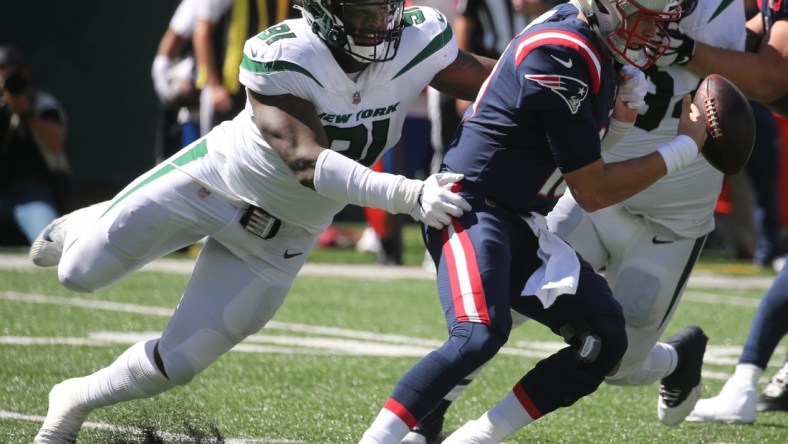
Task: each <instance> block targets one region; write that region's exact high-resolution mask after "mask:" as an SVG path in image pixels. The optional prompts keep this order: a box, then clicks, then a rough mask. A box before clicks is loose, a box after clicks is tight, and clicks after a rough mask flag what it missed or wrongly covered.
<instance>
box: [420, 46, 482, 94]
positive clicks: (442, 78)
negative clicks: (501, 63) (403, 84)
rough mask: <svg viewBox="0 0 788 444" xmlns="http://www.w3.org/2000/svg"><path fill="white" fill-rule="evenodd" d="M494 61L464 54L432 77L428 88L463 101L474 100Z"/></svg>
mask: <svg viewBox="0 0 788 444" xmlns="http://www.w3.org/2000/svg"><path fill="white" fill-rule="evenodd" d="M495 62H496V60H495V59H490V58H487V57H482V56H479V55H475V54H471V53H469V52H465V51H463V50H462V49H461V50H459V52H458V53H457V58H456V59H454V61H453V62H452V63H451V64H450V65H449V66H447V67H446V68H443V70H441V71H440V72H438V73H437V74H436V75H435V77H433V79H432V82H430V86H432V87H433V88H435V89H437V90H438V91H440V92H442V93H444V94H447V95H450V96H452V97H456V98H458V99H463V100H474V99H475V98H476V94H478V92H479V89H480V88H481V87H482V84H483V83H484V81H485V80H486V79H487V77H488V76H489V75H490V73H491V72H492V70H493V68H494V67H495Z"/></svg>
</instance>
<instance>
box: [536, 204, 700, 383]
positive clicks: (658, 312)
mask: <svg viewBox="0 0 788 444" xmlns="http://www.w3.org/2000/svg"><path fill="white" fill-rule="evenodd" d="M547 223H548V226H549V228H550V230H551V231H554V232H556V233H557V234H558V235H559V236H560V237H561V238H562V239H564V240H565V241H567V242H568V243H569V244H570V245H571V246H572V247H573V248H574V249H575V250H576V251H577V252H578V253H580V255H581V256H583V258H584V259H585V260H586V261H588V262H589V263H590V264H591V265H592V266H593V267H594V269H595V270H602V269H604V273H605V278H606V279H607V281H608V283H609V284H610V288H611V289H612V290H613V296H614V297H615V299H616V300H617V301H618V302H619V303H620V304H621V307H622V308H623V309H624V318H625V319H626V331H627V339H628V341H629V346H628V347H627V352H626V354H625V355H624V358H623V361H622V363H621V367H620V368H619V370H618V372H617V373H616V374H615V375H613V376H612V377H610V378H608V379H607V381H606V382H608V383H611V384H620V385H644V384H647V383H650V382H654V381H656V380H659V379H660V378H661V377H664V376H665V374H664V369H663V368H661V369H654V371H651V370H650V369H649V368H648V367H649V365H650V360H649V359H648V358H649V353H651V350H652V348H654V345H655V344H656V343H657V341H659V338H660V337H661V336H662V334H663V333H664V331H665V328H666V327H667V325H668V323H669V322H670V319H671V318H672V317H673V314H674V313H675V311H676V307H678V304H679V301H680V300H681V295H682V293H683V292H684V288H685V287H686V284H687V279H688V278H689V274H690V271H692V267H693V266H694V265H695V262H696V261H697V259H698V256H699V255H700V251H701V249H702V247H703V243H704V241H705V239H706V236H702V237H701V238H698V239H690V238H685V237H681V236H678V235H676V234H675V233H673V232H672V231H670V230H669V229H667V228H666V227H664V226H662V225H660V224H656V223H653V222H650V221H648V220H647V219H645V218H644V217H642V216H639V215H635V214H632V213H630V212H629V211H627V209H626V208H624V207H622V206H620V205H614V206H611V207H608V208H604V209H601V210H598V211H595V212H593V213H586V212H585V211H583V210H582V209H581V208H580V206H579V205H578V204H577V202H575V200H574V198H573V197H572V195H571V194H570V193H566V194H564V195H563V196H562V197H561V199H560V200H559V201H558V203H557V204H556V206H555V208H554V209H553V211H552V212H551V213H550V214H549V215H548V216H547ZM663 367H664V366H663Z"/></svg>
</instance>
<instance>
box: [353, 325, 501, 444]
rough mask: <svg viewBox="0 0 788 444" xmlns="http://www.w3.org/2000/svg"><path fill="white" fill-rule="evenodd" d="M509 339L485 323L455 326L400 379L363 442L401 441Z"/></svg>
mask: <svg viewBox="0 0 788 444" xmlns="http://www.w3.org/2000/svg"><path fill="white" fill-rule="evenodd" d="M507 339H508V336H503V335H502V334H501V332H500V331H498V330H497V329H495V328H493V327H491V326H488V325H485V324H482V323H475V322H463V323H457V324H455V325H454V327H453V328H452V329H451V332H450V336H449V339H448V340H447V341H446V342H445V343H444V344H443V345H442V346H441V347H440V348H438V349H437V350H435V351H433V352H431V353H429V354H428V355H427V356H425V357H424V358H423V359H422V360H421V361H419V362H418V363H417V364H416V365H415V366H414V367H413V368H411V369H410V370H409V371H408V372H407V373H406V374H405V375H404V376H403V377H402V378H400V380H399V382H397V385H396V386H395V387H394V390H393V391H392V393H391V396H390V397H389V400H388V401H387V402H386V404H385V406H384V408H383V409H382V410H381V412H380V413H379V414H378V416H377V417H376V418H375V420H374V421H373V423H372V425H371V426H370V427H369V428H368V429H367V430H366V432H364V438H363V439H366V440H367V441H368V442H379V443H381V444H396V443H399V442H401V440H402V439H403V438H404V437H405V436H406V435H407V434H408V433H409V431H410V430H411V429H412V428H413V427H414V426H415V425H416V423H417V422H418V420H419V418H424V417H426V416H427V414H428V413H429V412H430V411H431V410H432V409H434V408H435V407H436V406H437V405H438V404H439V402H440V400H441V399H442V398H443V397H444V396H445V395H446V394H447V393H448V392H449V391H450V390H451V389H452V388H453V387H455V386H456V385H457V383H458V382H459V381H461V380H462V379H463V378H464V377H465V376H466V375H468V374H469V373H471V372H473V371H475V370H476V369H477V368H479V367H481V366H482V365H483V364H484V363H486V362H487V361H489V360H490V359H491V358H492V357H493V356H495V354H496V353H497V352H498V350H499V349H500V348H501V347H502V346H503V344H505V343H506V340H507ZM362 442H364V441H363V440H362Z"/></svg>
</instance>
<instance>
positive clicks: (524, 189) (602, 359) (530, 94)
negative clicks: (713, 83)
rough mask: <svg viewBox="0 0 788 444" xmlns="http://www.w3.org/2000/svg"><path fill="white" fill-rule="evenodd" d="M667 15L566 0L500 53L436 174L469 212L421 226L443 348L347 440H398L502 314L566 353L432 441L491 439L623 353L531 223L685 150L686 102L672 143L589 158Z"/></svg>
mask: <svg viewBox="0 0 788 444" xmlns="http://www.w3.org/2000/svg"><path fill="white" fill-rule="evenodd" d="M679 14H680V8H679V6H678V2H677V1H674V0H629V1H624V0H604V1H593V2H592V1H588V0H581V1H577V0H573V1H572V2H570V3H569V4H564V5H560V6H557V7H555V8H554V9H552V10H551V11H549V12H548V13H546V14H545V15H543V16H542V17H540V18H539V19H537V20H536V21H535V22H534V23H532V24H531V25H530V26H529V27H528V28H526V29H525V30H524V31H523V32H521V33H520V34H519V35H518V36H516V37H515V38H514V40H513V41H512V42H511V43H510V44H509V47H508V48H507V50H506V51H505V52H504V54H503V55H502V56H501V58H500V59H499V61H498V63H497V65H496V67H495V69H494V70H493V73H492V74H491V75H490V77H489V78H488V79H487V81H486V82H485V84H484V85H483V87H482V90H481V91H480V92H479V95H478V96H477V98H476V101H475V103H474V104H473V105H472V106H471V107H470V108H469V109H468V111H467V112H466V116H465V118H464V120H463V123H462V125H461V127H460V128H459V129H458V131H457V133H456V135H455V139H454V141H453V143H452V145H451V146H450V147H449V149H448V151H447V153H446V156H445V158H444V164H443V168H444V170H446V171H448V172H454V173H461V174H463V175H464V179H463V180H462V181H460V182H459V183H457V184H456V185H454V186H453V188H454V189H455V190H456V191H458V192H459V193H460V195H461V196H463V197H464V198H465V199H466V201H467V202H469V203H470V204H471V205H472V206H473V209H472V210H471V211H469V212H466V213H464V214H463V215H462V216H460V217H458V218H453V219H452V220H451V223H450V224H448V226H447V227H446V228H444V229H427V231H426V233H425V243H426V245H427V248H428V250H429V251H430V254H431V256H432V258H433V260H434V261H435V264H436V268H437V271H438V292H439V295H440V300H441V304H442V306H443V309H444V313H445V316H446V323H447V327H448V330H449V339H448V340H447V341H446V343H445V344H444V345H443V346H441V347H440V348H439V349H437V350H435V351H433V352H432V353H430V354H428V355H427V356H426V357H424V358H423V359H422V360H421V361H420V362H418V363H417V364H416V365H415V366H414V367H413V368H412V369H411V370H410V371H409V372H408V373H406V374H405V375H404V376H403V377H402V378H401V379H400V381H399V382H398V384H397V385H396V387H395V388H394V390H393V392H392V393H391V395H390V397H389V399H388V400H387V401H386V403H385V405H384V407H383V409H382V410H381V412H380V413H379V414H378V416H377V417H376V419H375V420H374V422H373V423H372V425H371V426H370V427H369V429H367V431H366V432H365V433H364V436H363V438H362V440H361V442H362V444H367V443H379V444H398V443H399V442H400V440H401V439H402V438H403V437H404V436H405V435H406V434H407V433H408V431H409V430H410V429H411V428H412V427H413V426H414V425H415V424H416V423H417V422H418V421H419V420H420V419H422V418H424V417H425V416H426V415H427V414H428V413H429V412H430V411H431V410H432V409H434V408H435V407H436V406H437V405H438V404H439V402H440V401H441V399H442V398H443V397H444V396H445V395H446V394H447V393H448V392H449V390H451V389H452V388H454V387H455V386H456V385H457V384H458V383H459V382H460V381H461V380H462V379H463V378H464V377H465V376H466V375H468V374H470V373H471V372H473V371H475V370H476V369H477V368H478V367H479V366H480V365H482V364H484V363H485V362H486V361H487V360H489V359H490V358H492V357H493V356H494V355H495V354H496V353H497V352H498V350H499V349H500V347H501V346H503V344H504V343H505V342H506V341H507V339H508V336H509V332H510V329H511V326H512V316H511V313H510V309H513V310H515V311H517V312H518V313H521V314H523V315H525V316H527V317H529V318H531V319H534V320H536V321H538V322H540V323H542V324H544V325H546V326H548V327H549V328H550V329H551V330H552V331H553V332H555V333H556V334H558V335H561V336H562V337H563V338H564V340H565V341H566V343H567V344H568V346H567V347H566V348H564V349H562V350H560V351H558V352H557V353H555V354H553V355H551V356H549V357H548V358H546V359H544V360H542V361H540V362H539V363H537V364H536V366H535V367H534V368H533V369H531V370H530V371H529V372H528V373H526V374H525V376H523V378H522V379H520V380H519V381H518V382H517V383H516V384H515V385H514V387H513V389H512V390H511V391H510V392H509V393H508V394H507V395H506V396H505V397H504V399H503V400H502V401H501V402H500V403H499V404H498V405H496V406H495V407H493V408H492V409H491V410H489V411H488V412H486V413H485V414H484V415H482V417H481V418H479V419H478V420H476V421H470V422H468V423H467V424H465V425H464V426H463V427H461V428H460V429H458V430H457V431H456V432H455V433H454V434H452V435H451V436H450V437H449V438H448V439H447V440H446V441H444V442H446V443H468V442H472V443H500V442H501V441H503V440H504V439H506V438H507V437H509V436H511V435H512V434H514V433H515V432H516V431H517V430H519V429H520V428H522V427H524V426H526V425H528V424H529V423H531V422H533V421H534V420H536V419H538V418H540V417H541V416H543V415H545V414H547V413H550V412H552V411H554V410H556V409H558V408H560V407H568V406H570V405H572V404H573V403H574V402H575V401H577V400H578V399H580V398H582V397H583V396H586V395H588V394H590V393H592V392H594V391H595V390H596V389H597V387H598V386H599V385H600V384H601V383H602V381H603V380H604V378H605V376H606V375H608V374H611V373H613V372H614V371H615V370H616V368H617V366H618V365H619V362H620V360H621V358H622V356H623V354H624V352H625V350H626V348H627V336H626V333H625V329H624V318H623V314H622V309H621V306H620V305H619V304H618V303H617V302H616V301H615V300H614V299H613V296H612V294H611V291H610V288H609V287H608V285H607V283H606V282H605V280H604V278H603V277H601V276H600V275H598V274H596V273H595V272H594V270H593V269H592V267H591V266H590V265H589V264H588V263H586V262H585V261H584V260H582V259H581V258H580V257H579V256H578V255H577V254H576V253H575V251H574V250H572V249H571V248H570V247H569V246H568V245H567V244H566V243H564V242H563V241H562V240H560V239H559V238H558V237H557V236H556V235H555V234H553V233H551V232H550V231H549V230H548V229H547V226H546V223H545V218H544V216H545V215H546V214H547V213H548V212H549V211H550V210H551V209H552V207H553V206H554V205H555V203H556V200H557V198H558V197H560V195H561V194H562V193H563V192H564V190H566V189H567V187H568V189H570V190H571V192H572V194H573V195H574V197H575V199H576V200H577V202H578V204H579V205H580V206H581V207H582V208H583V209H584V210H586V211H589V212H593V211H596V210H598V209H600V208H604V207H606V206H608V205H611V204H614V203H617V202H620V201H622V200H624V199H626V198H628V197H631V196H632V195H634V194H635V193H637V192H639V191H641V190H643V189H644V188H646V187H647V186H649V185H650V184H652V183H653V182H655V181H656V180H658V179H659V178H661V177H663V176H664V175H665V174H666V173H669V172H673V171H677V170H679V169H682V168H683V167H684V166H685V165H686V164H688V163H689V162H691V161H692V160H694V159H695V158H696V157H697V155H698V147H700V146H703V142H704V141H705V132H706V131H705V126H704V124H703V123H702V122H700V121H699V119H698V110H697V108H695V107H691V105H690V98H689V95H687V96H685V97H684V99H683V110H682V115H681V118H680V123H679V126H678V134H679V136H678V137H676V138H675V139H674V140H672V141H671V142H669V143H667V144H665V145H663V146H661V147H659V148H658V149H657V150H656V151H655V152H651V153H649V154H647V155H644V156H642V157H637V158H633V159H628V160H624V161H621V162H613V163H606V162H605V161H604V160H603V159H602V157H601V149H602V145H603V144H604V145H608V144H611V143H612V142H613V141H614V139H615V137H605V136H606V135H607V133H608V129H609V128H610V129H616V131H611V136H615V134H613V133H617V134H621V133H622V132H625V130H626V128H627V125H629V126H631V125H632V122H633V121H634V119H635V114H636V111H635V109H637V108H638V107H639V106H641V105H642V104H643V96H644V95H645V90H644V89H641V88H640V85H642V82H645V80H644V76H643V74H642V73H641V72H640V71H637V70H635V69H632V67H636V68H646V67H648V66H650V65H651V64H652V63H653V62H654V61H655V60H656V59H657V58H658V57H659V56H660V55H661V54H662V53H663V52H664V51H665V50H666V46H667V44H668V43H667V39H665V36H664V31H663V30H662V23H663V22H665V21H668V20H677V19H678V17H679ZM658 42H663V43H658ZM622 65H625V66H624V67H622ZM617 90H618V92H617ZM611 115H612V119H611ZM622 127H623V131H622ZM603 137H604V138H605V140H604V141H603V142H600V140H601V139H602V138H603Z"/></svg>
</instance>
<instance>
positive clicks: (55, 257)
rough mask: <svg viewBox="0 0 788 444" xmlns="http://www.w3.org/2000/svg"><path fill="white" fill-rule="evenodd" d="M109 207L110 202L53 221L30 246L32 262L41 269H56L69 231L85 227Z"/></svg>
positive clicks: (82, 209)
mask: <svg viewBox="0 0 788 444" xmlns="http://www.w3.org/2000/svg"><path fill="white" fill-rule="evenodd" d="M108 205H109V202H101V203H98V204H95V205H91V206H89V207H85V208H80V209H78V210H76V211H73V212H71V213H69V214H66V215H64V216H61V217H59V218H57V219H55V220H53V221H52V222H51V223H50V224H49V225H47V226H46V228H44V230H43V231H41V233H39V235H38V237H36V239H35V240H34V241H33V244H32V245H31V246H30V253H29V256H30V260H31V261H33V263H34V264H36V265H38V266H39V267H54V266H55V265H57V264H59V263H60V257H61V256H63V244H64V243H65V241H66V234H67V233H68V230H69V229H70V228H71V227H74V226H78V225H82V226H84V224H85V222H87V219H88V218H90V217H95V218H98V217H99V216H100V215H101V213H102V212H103V211H104V210H105V209H106V208H107V206H108Z"/></svg>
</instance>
